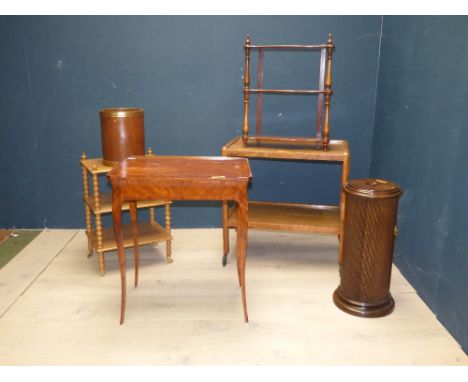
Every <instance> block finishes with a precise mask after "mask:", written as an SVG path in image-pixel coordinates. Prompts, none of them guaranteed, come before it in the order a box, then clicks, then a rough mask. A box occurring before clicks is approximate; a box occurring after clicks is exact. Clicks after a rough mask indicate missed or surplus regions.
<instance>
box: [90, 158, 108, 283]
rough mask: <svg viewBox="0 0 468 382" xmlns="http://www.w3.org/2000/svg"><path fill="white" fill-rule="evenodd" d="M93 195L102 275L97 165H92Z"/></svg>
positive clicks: (102, 256)
mask: <svg viewBox="0 0 468 382" xmlns="http://www.w3.org/2000/svg"><path fill="white" fill-rule="evenodd" d="M92 171H93V197H94V210H95V215H96V216H95V220H96V252H97V254H98V260H99V271H100V272H101V276H104V273H105V271H106V267H105V262H104V252H103V251H102V239H103V237H102V223H101V203H100V200H99V179H98V174H97V173H96V171H97V167H96V165H94V167H93V169H92Z"/></svg>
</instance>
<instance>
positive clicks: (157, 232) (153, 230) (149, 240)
mask: <svg viewBox="0 0 468 382" xmlns="http://www.w3.org/2000/svg"><path fill="white" fill-rule="evenodd" d="M122 229H123V235H124V247H125V248H129V247H133V238H132V231H131V227H130V225H123V226H122ZM167 240H172V236H171V235H168V234H167V233H166V230H165V229H164V228H163V227H161V226H160V225H159V224H158V223H151V222H144V223H139V224H138V245H145V244H153V243H158V242H161V241H167ZM91 241H92V242H93V244H94V246H95V247H97V237H96V231H95V230H92V231H91ZM116 249H117V245H116V243H115V237H114V230H113V228H111V227H109V228H104V229H103V230H102V251H103V252H107V251H113V250H116Z"/></svg>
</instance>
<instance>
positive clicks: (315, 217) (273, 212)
mask: <svg viewBox="0 0 468 382" xmlns="http://www.w3.org/2000/svg"><path fill="white" fill-rule="evenodd" d="M236 225H237V207H236V206H234V207H231V208H230V210H229V217H228V226H229V227H236ZM249 228H253V229H265V230H278V231H292V232H303V233H327V234H339V233H340V208H339V207H338V206H322V205H309V204H293V203H276V202H256V201H251V202H249Z"/></svg>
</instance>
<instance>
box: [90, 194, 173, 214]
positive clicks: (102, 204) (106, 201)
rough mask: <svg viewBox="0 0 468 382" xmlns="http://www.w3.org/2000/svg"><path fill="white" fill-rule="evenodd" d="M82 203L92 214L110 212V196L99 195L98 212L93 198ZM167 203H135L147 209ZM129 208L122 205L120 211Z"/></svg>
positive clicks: (156, 201)
mask: <svg viewBox="0 0 468 382" xmlns="http://www.w3.org/2000/svg"><path fill="white" fill-rule="evenodd" d="M83 201H84V202H85V203H86V204H87V205H88V206H89V208H91V211H93V213H94V214H96V213H101V214H108V213H111V212H112V194H110V193H107V194H101V195H99V210H98V209H97V208H96V204H95V202H94V199H93V198H91V197H90V198H86V197H83ZM170 203H171V202H169V201H164V200H145V201H140V202H137V208H149V207H157V206H161V205H164V204H170ZM128 210H129V206H128V203H123V204H122V211H128Z"/></svg>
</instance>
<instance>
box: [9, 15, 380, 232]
mask: <svg viewBox="0 0 468 382" xmlns="http://www.w3.org/2000/svg"><path fill="white" fill-rule="evenodd" d="M380 26H381V18H380V17H377V16H365V17H354V16H352V17H350V16H348V17H338V16H331V17H317V16H316V17H253V16H252V17H35V16H34V17H0V35H1V36H2V38H1V39H0V83H1V87H0V121H1V125H0V142H1V145H2V149H1V150H0V163H1V164H2V169H3V172H4V174H3V179H4V181H3V182H2V187H0V201H1V202H0V203H2V205H1V213H0V227H12V226H16V227H18V228H28V227H43V226H47V227H51V228H55V227H84V212H83V205H82V202H81V195H82V184H81V170H80V166H79V159H80V156H81V153H82V152H83V151H85V152H86V154H87V155H88V156H89V157H98V156H101V146H100V145H101V140H100V139H101V138H100V127H99V115H98V110H99V109H100V108H102V107H113V106H114V107H116V106H139V107H143V108H144V109H145V125H146V126H145V131H146V143H147V145H148V146H152V148H153V151H154V152H155V153H159V154H164V155H170V154H186V155H219V154H220V150H221V147H222V146H223V145H224V144H225V143H227V142H228V141H229V140H231V139H232V138H233V137H235V136H237V135H239V132H240V129H241V124H242V108H243V94H242V86H243V83H242V78H241V77H242V75H243V48H242V46H243V42H244V39H245V35H246V33H247V32H249V33H250V34H251V35H252V38H253V41H254V42H260V43H315V42H322V41H324V40H325V39H326V36H327V34H328V33H329V32H333V34H334V36H335V41H336V45H337V48H336V51H335V54H334V58H335V61H334V65H333V69H334V90H335V94H334V95H333V98H332V114H331V116H332V118H331V136H332V138H335V139H348V140H349V141H350V145H351V151H352V153H353V155H352V171H351V175H352V176H353V177H360V176H365V175H367V174H368V171H369V166H370V156H371V142H372V128H373V122H374V104H375V87H376V76H377V63H378V61H377V60H378V46H379V40H380V35H379V34H380ZM265 62H266V67H265V86H267V85H270V86H274V85H278V86H291V87H292V86H299V85H301V87H303V86H304V82H306V85H307V86H310V87H315V84H314V83H313V80H314V78H315V77H314V75H315V73H316V69H317V68H318V66H317V65H318V56H317V57H315V58H314V57H312V58H311V60H309V58H308V57H305V56H304V55H301V54H299V55H298V56H294V57H292V56H285V57H282V58H281V57H277V56H275V55H274V54H273V55H272V56H269V57H268V58H267V57H266V58H265ZM253 72H254V71H253ZM267 81H268V82H267ZM293 98H294V101H295V102H291V98H287V97H285V96H268V97H265V99H264V106H265V124H266V122H268V123H269V124H270V125H271V128H272V129H273V130H275V129H276V130H278V129H279V130H282V131H283V132H286V133H288V132H289V131H294V132H295V133H302V132H305V131H310V129H313V124H312V120H313V115H312V114H311V112H314V111H315V105H316V103H315V99H312V98H308V97H304V98H300V97H293ZM296 102H297V105H296ZM252 120H254V115H253V114H252ZM264 129H265V131H267V130H266V129H267V127H265V128H264ZM308 129H309V130H308ZM252 167H253V171H254V176H255V180H254V185H253V189H252V190H251V197H252V198H255V199H263V200H268V199H272V200H283V201H291V202H306V201H307V202H310V203H337V202H338V190H339V168H338V166H334V165H310V164H307V165H306V164H304V163H295V164H291V163H284V162H275V163H271V162H258V161H257V162H255V163H252ZM306 170H307V171H306ZM194 205H197V206H198V207H197V208H187V207H184V206H183V205H182V206H180V207H178V208H174V214H173V223H174V226H176V227H211V226H220V210H219V207H213V206H212V205H207V204H201V205H200V204H194Z"/></svg>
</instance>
